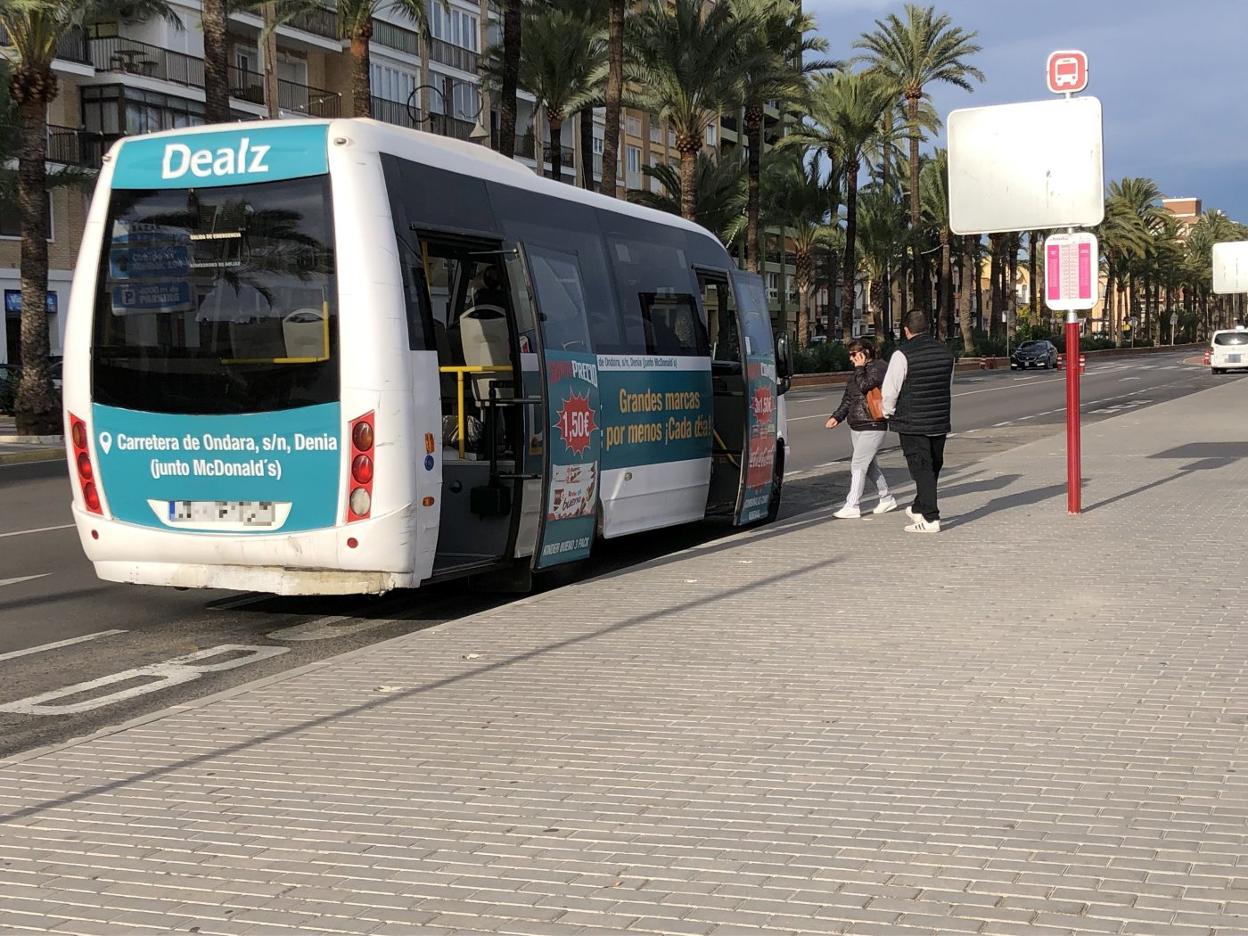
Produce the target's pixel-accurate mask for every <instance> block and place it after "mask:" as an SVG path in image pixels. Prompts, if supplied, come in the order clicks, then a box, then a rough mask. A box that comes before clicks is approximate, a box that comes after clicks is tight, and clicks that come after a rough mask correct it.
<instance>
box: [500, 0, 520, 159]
mask: <svg viewBox="0 0 1248 936" xmlns="http://www.w3.org/2000/svg"><path fill="white" fill-rule="evenodd" d="M522 6H523V0H507V6H506V7H505V8H504V10H503V80H502V87H501V88H500V89H499V93H498V151H499V153H501V154H502V155H504V156H506V157H507V158H508V159H511V158H512V157H513V156H515V155H516V86H517V84H519V80H520V31H521V7H522Z"/></svg>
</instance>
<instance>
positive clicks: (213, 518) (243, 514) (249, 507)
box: [169, 501, 275, 527]
mask: <svg viewBox="0 0 1248 936" xmlns="http://www.w3.org/2000/svg"><path fill="white" fill-rule="evenodd" d="M274 519H275V516H274V510H273V502H272V501H170V502H169V522H170V523H187V524H213V523H241V524H242V525H243V526H258V527H265V526H272V525H273V521H274Z"/></svg>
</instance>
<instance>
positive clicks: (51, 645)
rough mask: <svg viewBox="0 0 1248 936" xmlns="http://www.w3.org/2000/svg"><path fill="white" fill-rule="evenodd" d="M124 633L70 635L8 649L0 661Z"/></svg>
mask: <svg viewBox="0 0 1248 936" xmlns="http://www.w3.org/2000/svg"><path fill="white" fill-rule="evenodd" d="M39 577H42V576H39ZM124 633H125V631H124V630H106V631H98V632H96V633H94V634H84V635H83V636H81V637H71V638H70V639H69V640H58V641H56V642H55V643H47V644H40V645H39V646H37V647H27V648H26V649H25V650H10V651H9V652H8V653H0V661H3V660H15V659H17V658H18V657H23V656H30V654H32V653H42V652H43V651H45V650H56V649H59V648H60V647H69V646H72V645H73V644H80V643H86V642H87V641H88V640H96V639H98V638H100V637H112V636H114V635H116V634H124Z"/></svg>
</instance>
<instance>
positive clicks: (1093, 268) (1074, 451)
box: [1044, 233, 1099, 514]
mask: <svg viewBox="0 0 1248 936" xmlns="http://www.w3.org/2000/svg"><path fill="white" fill-rule="evenodd" d="M1098 257H1099V254H1098V252H1097V243H1096V236H1095V235H1094V234H1082V233H1079V234H1076V233H1070V234H1050V235H1049V237H1048V238H1047V239H1046V240H1045V242H1044V302H1045V305H1047V306H1048V307H1049V308H1050V309H1052V310H1054V311H1055V312H1065V313H1066V509H1067V511H1068V512H1070V513H1072V514H1077V513H1079V512H1080V510H1081V509H1082V502H1081V489H1082V486H1083V469H1082V458H1081V452H1080V425H1079V378H1080V377H1081V376H1082V374H1083V368H1082V367H1080V363H1081V361H1082V358H1081V356H1080V354H1079V333H1080V331H1081V330H1082V328H1083V326H1082V323H1081V322H1080V320H1079V313H1080V312H1081V311H1089V310H1091V309H1092V308H1093V307H1094V306H1095V305H1096V300H1097V293H1098V292H1099V290H1098V288H1097V287H1098V286H1099V282H1098V277H1097V260H1098Z"/></svg>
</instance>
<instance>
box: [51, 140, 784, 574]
mask: <svg viewBox="0 0 1248 936" xmlns="http://www.w3.org/2000/svg"><path fill="white" fill-rule="evenodd" d="M787 354H788V351H787V339H786V338H784V337H783V336H782V337H781V338H780V340H779V341H773V336H772V329H771V323H770V318H769V314H768V309H767V303H766V296H765V291H764V289H763V286H762V281H761V280H760V279H759V278H758V277H757V276H754V275H749V274H745V273H742V272H741V271H740V270H738V269H736V268H735V266H734V264H733V262H732V261H731V259H730V257H729V255H728V254H727V252H726V251H725V250H724V248H723V246H722V245H721V244H720V243H719V241H718V240H716V239H715V238H714V237H713V236H712V235H711V234H709V233H708V232H707V231H705V230H703V229H702V228H700V227H698V226H697V225H694V224H690V223H688V222H685V221H683V220H681V219H679V218H676V217H673V216H670V215H666V214H663V213H660V212H656V211H651V210H648V209H646V208H642V207H638V206H634V205H631V204H628V203H626V202H623V201H618V200H616V199H611V198H605V197H602V196H599V195H597V194H594V193H590V192H586V191H584V190H581V189H577V188H575V187H573V186H570V185H566V184H562V183H558V182H554V181H550V180H546V179H543V178H540V177H538V176H536V175H535V174H534V173H532V172H531V171H530V170H528V169H527V168H525V167H524V166H522V165H520V164H518V163H515V162H512V161H510V160H508V159H505V158H503V157H501V156H499V155H497V154H496V153H493V152H491V151H489V150H486V149H485V148H483V147H480V146H476V145H474V144H471V143H464V142H460V141H457V140H451V139H446V138H443V137H439V136H434V135H431V134H427V133H422V132H418V131H412V130H405V129H402V128H398V127H392V126H389V125H386V124H382V123H377V122H375V121H371V120H332V121H314V120H306V121H295V120H290V121H280V122H277V121H274V122H271V123H264V122H257V123H248V124H236V125H221V126H208V127H197V128H188V129H184V130H177V131H170V132H166V133H159V134H153V135H150V136H142V137H132V138H127V139H124V140H122V141H120V142H119V143H117V144H116V145H115V146H114V147H113V148H112V150H111V151H110V152H109V154H108V156H107V157H106V159H105V162H104V166H103V170H102V172H101V173H100V178H99V181H98V185H97V190H96V196H95V198H94V201H93V202H92V206H91V211H90V216H89V219H88V223H87V227H86V233H85V236H84V239H83V245H82V250H81V253H80V256H79V259H78V267H77V272H76V274H75V279H74V285H73V291H72V297H71V301H70V313H69V320H68V328H67V333H66V338H65V378H64V398H65V423H66V425H65V430H66V438H67V443H66V445H67V449H68V457H69V467H70V475H71V481H72V485H73V512H74V518H75V521H76V523H77V527H78V530H79V534H80V537H81V540H82V545H83V548H84V549H85V550H86V553H87V556H88V557H89V558H90V559H91V561H92V562H93V563H94V565H95V569H96V572H97V574H98V575H99V576H100V577H101V578H103V579H107V580H110V581H117V582H133V583H141V584H149V585H167V586H174V587H190V588H231V589H245V590H254V591H263V592H274V593H279V594H352V593H379V592H384V591H387V590H389V589H393V588H412V587H417V586H420V585H422V584H425V583H428V582H432V581H437V580H440V579H444V578H450V577H456V576H466V575H476V574H484V573H494V572H499V573H501V572H508V573H510V574H511V575H512V577H513V580H514V574H515V573H516V572H517V570H518V571H519V573H520V576H521V581H524V580H525V579H526V578H527V576H529V575H531V573H532V572H534V571H540V570H543V569H548V568H550V567H552V566H555V565H558V564H561V563H567V562H572V561H576V560H582V559H585V558H586V557H588V556H589V555H590V552H591V550H592V549H593V548H594V544H595V542H596V541H598V540H599V539H601V538H605V539H610V538H612V537H617V536H623V535H626V534H630V533H635V532H639V531H643V530H653V529H657V528H660V527H667V526H671V525H674V524H682V523H688V522H691V521H696V520H701V519H702V518H704V517H708V516H723V517H728V518H731V520H732V521H733V522H734V523H736V524H748V523H754V522H759V521H763V520H765V519H767V518H769V517H774V516H775V513H776V511H777V509H778V506H779V498H780V493H781V485H782V481H783V477H784V456H785V441H784V411H783V399H782V395H783V392H784V390H785V389H786V387H787V375H788V366H787V361H786V357H787Z"/></svg>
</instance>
